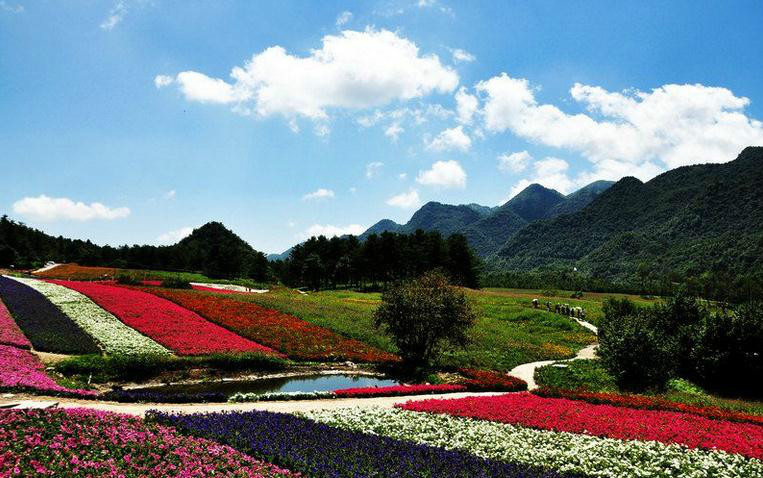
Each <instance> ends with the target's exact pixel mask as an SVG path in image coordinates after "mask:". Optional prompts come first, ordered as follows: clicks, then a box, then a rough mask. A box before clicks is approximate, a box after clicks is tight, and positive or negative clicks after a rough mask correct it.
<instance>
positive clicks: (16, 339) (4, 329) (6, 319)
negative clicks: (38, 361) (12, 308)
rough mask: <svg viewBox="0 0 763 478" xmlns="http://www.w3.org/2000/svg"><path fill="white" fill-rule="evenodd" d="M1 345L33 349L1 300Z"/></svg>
mask: <svg viewBox="0 0 763 478" xmlns="http://www.w3.org/2000/svg"><path fill="white" fill-rule="evenodd" d="M0 345H13V346H14V347H21V348H24V349H28V348H31V347H32V344H31V343H29V340H28V339H27V338H26V337H25V336H24V333H23V332H22V331H21V329H20V328H19V326H18V325H17V324H16V321H15V320H13V317H11V313H10V312H8V309H7V308H6V307H5V304H3V301H2V300H0Z"/></svg>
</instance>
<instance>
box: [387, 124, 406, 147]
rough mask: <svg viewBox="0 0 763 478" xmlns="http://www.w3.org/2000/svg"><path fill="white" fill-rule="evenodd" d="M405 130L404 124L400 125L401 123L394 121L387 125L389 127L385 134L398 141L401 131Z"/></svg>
mask: <svg viewBox="0 0 763 478" xmlns="http://www.w3.org/2000/svg"><path fill="white" fill-rule="evenodd" d="M403 131H405V130H404V129H403V127H402V126H400V124H399V123H392V124H391V125H389V126H388V127H387V129H385V130H384V136H386V137H388V138H389V139H391V140H392V141H393V142H395V143H396V142H397V139H398V138H399V137H400V133H402V132H403Z"/></svg>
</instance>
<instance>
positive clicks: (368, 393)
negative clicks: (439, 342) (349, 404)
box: [334, 384, 466, 398]
mask: <svg viewBox="0 0 763 478" xmlns="http://www.w3.org/2000/svg"><path fill="white" fill-rule="evenodd" d="M465 391H466V387H464V386H463V385H448V384H444V385H392V386H390V387H360V388H343V389H341V390H334V394H335V395H336V397H337V398H361V397H396V396H399V395H429V394H435V393H454V392H465Z"/></svg>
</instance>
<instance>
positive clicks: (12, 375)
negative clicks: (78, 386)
mask: <svg viewBox="0 0 763 478" xmlns="http://www.w3.org/2000/svg"><path fill="white" fill-rule="evenodd" d="M0 390H10V391H23V392H27V391H30V390H34V391H37V392H44V393H52V394H61V395H75V396H93V395H95V392H93V391H89V390H71V389H68V388H66V387H62V386H61V385H59V384H57V383H56V382H55V381H54V380H53V379H52V378H50V377H49V376H48V375H47V374H46V373H45V366H44V365H43V364H42V362H40V359H38V358H37V356H36V355H34V354H33V353H32V352H30V351H28V350H23V349H19V348H16V347H11V346H10V345H0ZM1 461H2V459H1V458H0V462H1ZM0 476H2V475H0Z"/></svg>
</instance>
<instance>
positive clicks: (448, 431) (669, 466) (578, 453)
mask: <svg viewBox="0 0 763 478" xmlns="http://www.w3.org/2000/svg"><path fill="white" fill-rule="evenodd" d="M303 415H304V416H305V417H307V418H310V419H312V420H316V421H318V422H320V423H324V424H327V425H330V426H334V427H339V428H341V429H345V430H350V431H356V432H362V433H370V434H375V435H381V436H384V437H389V438H394V439H398V440H407V441H410V442H414V443H417V444H425V445H431V446H435V447H442V448H445V449H448V450H461V451H466V452H469V453H471V454H474V455H476V456H479V457H482V458H487V459H491V460H497V461H502V462H508V463H515V464H522V465H525V466H528V467H533V466H537V465H539V464H540V465H543V466H546V467H548V468H550V469H553V470H556V471H559V472H568V473H579V474H582V475H586V476H589V477H607V478H637V477H638V478H640V477H646V476H653V477H674V476H675V477H678V476H680V477H682V478H706V477H708V476H712V477H715V478H761V477H763V462H761V461H759V460H756V459H754V458H747V457H744V456H742V455H736V454H731V453H726V452H722V451H708V450H700V449H689V448H686V447H683V446H681V445H676V444H664V443H659V442H649V441H647V442H642V441H625V440H616V439H611V438H599V437H592V436H588V435H578V434H574V433H567V432H556V431H548V430H535V429H531V428H524V427H519V426H515V425H509V424H505V423H496V422H490V421H484V420H473V419H469V418H460V417H452V416H449V415H440V414H429V413H420V412H411V411H407V410H401V409H380V408H371V407H369V408H365V407H358V408H353V409H338V410H324V411H312V412H307V413H304V414H303Z"/></svg>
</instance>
